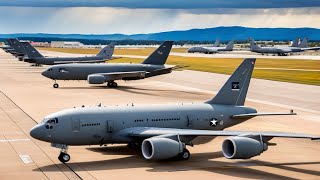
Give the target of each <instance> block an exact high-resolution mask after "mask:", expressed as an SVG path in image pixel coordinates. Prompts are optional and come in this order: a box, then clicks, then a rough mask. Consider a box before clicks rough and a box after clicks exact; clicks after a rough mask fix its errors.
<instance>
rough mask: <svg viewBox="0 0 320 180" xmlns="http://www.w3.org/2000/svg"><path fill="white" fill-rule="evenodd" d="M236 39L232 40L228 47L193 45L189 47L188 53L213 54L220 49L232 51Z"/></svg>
mask: <svg viewBox="0 0 320 180" xmlns="http://www.w3.org/2000/svg"><path fill="white" fill-rule="evenodd" d="M233 44H234V41H230V42H229V43H228V44H227V46H226V47H205V46H203V47H200V46H198V47H197V46H196V47H191V48H189V49H188V53H196V52H198V53H205V54H213V53H218V52H219V51H232V50H233Z"/></svg>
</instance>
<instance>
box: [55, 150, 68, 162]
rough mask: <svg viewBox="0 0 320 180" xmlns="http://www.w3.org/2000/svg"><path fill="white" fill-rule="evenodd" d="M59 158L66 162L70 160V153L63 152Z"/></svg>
mask: <svg viewBox="0 0 320 180" xmlns="http://www.w3.org/2000/svg"><path fill="white" fill-rule="evenodd" d="M58 159H59V160H60V162H62V163H66V162H68V161H69V160H70V155H69V154H67V153H64V152H61V153H60V155H59V157H58Z"/></svg>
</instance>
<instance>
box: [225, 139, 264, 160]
mask: <svg viewBox="0 0 320 180" xmlns="http://www.w3.org/2000/svg"><path fill="white" fill-rule="evenodd" d="M267 149H268V146H267V144H265V143H264V142H262V141H261V140H256V139H253V138H250V137H241V136H236V137H229V138H227V139H225V140H224V141H223V143H222V153H223V155H224V157H226V158H228V159H249V158H252V157H254V156H257V155H260V154H261V153H262V152H263V151H266V150H267Z"/></svg>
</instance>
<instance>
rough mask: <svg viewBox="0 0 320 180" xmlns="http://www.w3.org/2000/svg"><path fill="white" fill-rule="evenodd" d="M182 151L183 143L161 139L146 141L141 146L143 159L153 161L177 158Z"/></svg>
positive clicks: (155, 138) (154, 138)
mask: <svg viewBox="0 0 320 180" xmlns="http://www.w3.org/2000/svg"><path fill="white" fill-rule="evenodd" d="M182 150H183V145H182V143H181V142H178V141H175V140H172V139H169V138H160V137H158V138H157V137H153V138H149V139H145V140H144V141H143V142H142V146H141V151H142V155H143V157H144V158H146V159H151V160H163V159H169V158H172V157H175V156H177V155H178V154H179V153H180V152H182Z"/></svg>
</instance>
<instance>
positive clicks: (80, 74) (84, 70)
mask: <svg viewBox="0 0 320 180" xmlns="http://www.w3.org/2000/svg"><path fill="white" fill-rule="evenodd" d="M163 68H165V66H164V65H151V64H128V63H123V64H122V63H119V64H64V65H55V66H52V67H49V68H48V69H47V70H45V71H44V72H42V75H43V76H45V77H48V78H50V79H54V80H87V78H88V76H89V75H90V74H97V73H112V72H133V71H146V72H150V71H154V70H157V69H163ZM61 71H62V72H61Z"/></svg>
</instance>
